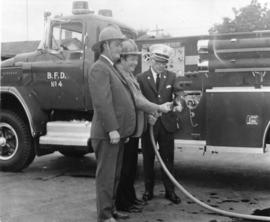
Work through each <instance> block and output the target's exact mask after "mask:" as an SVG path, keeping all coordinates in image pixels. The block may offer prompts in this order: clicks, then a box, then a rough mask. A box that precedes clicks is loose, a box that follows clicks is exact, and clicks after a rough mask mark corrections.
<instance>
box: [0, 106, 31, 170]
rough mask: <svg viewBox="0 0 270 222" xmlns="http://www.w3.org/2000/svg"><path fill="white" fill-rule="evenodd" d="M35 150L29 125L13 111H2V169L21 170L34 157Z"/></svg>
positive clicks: (0, 120) (0, 164)
mask: <svg viewBox="0 0 270 222" xmlns="http://www.w3.org/2000/svg"><path fill="white" fill-rule="evenodd" d="M34 157H35V152H34V148H33V143H32V137H31V134H30V130H29V127H28V126H27V124H26V123H25V122H24V121H23V119H22V118H21V117H20V116H19V115H18V114H17V113H14V112H12V111H8V110H2V111H1V113H0V169H1V170H4V171H13V172H15V171H20V170H22V169H24V168H26V167H27V166H28V165H29V164H30V163H31V162H32V161H33V159H34Z"/></svg>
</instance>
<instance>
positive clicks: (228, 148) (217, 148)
mask: <svg viewBox="0 0 270 222" xmlns="http://www.w3.org/2000/svg"><path fill="white" fill-rule="evenodd" d="M206 152H224V153H226V152H228V153H260V154H263V153H264V151H263V149H262V147H232V146H206Z"/></svg>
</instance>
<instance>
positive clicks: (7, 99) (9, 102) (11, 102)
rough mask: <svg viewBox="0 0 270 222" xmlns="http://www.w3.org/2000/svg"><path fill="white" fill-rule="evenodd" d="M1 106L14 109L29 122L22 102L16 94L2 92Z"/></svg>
mask: <svg viewBox="0 0 270 222" xmlns="http://www.w3.org/2000/svg"><path fill="white" fill-rule="evenodd" d="M1 108H2V109H7V110H12V111H13V112H15V113H17V114H18V115H20V117H21V118H23V120H24V121H25V122H26V123H29V122H28V118H27V115H26V113H25V110H24V108H23V106H22V104H21V103H20V101H19V100H18V99H17V98H16V97H15V96H14V95H12V94H9V93H1Z"/></svg>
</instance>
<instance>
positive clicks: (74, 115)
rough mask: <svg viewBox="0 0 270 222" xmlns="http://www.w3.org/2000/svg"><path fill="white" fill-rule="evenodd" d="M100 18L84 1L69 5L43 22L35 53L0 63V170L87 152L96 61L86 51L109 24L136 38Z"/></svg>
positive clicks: (132, 33) (132, 35)
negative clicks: (40, 158) (91, 71)
mask: <svg viewBox="0 0 270 222" xmlns="http://www.w3.org/2000/svg"><path fill="white" fill-rule="evenodd" d="M101 14H102V15H95V14H94V13H93V12H92V11H90V10H89V9H88V3H87V2H85V1H78V2H74V4H73V15H71V16H56V17H54V18H51V19H48V22H47V25H46V28H45V34H44V38H43V40H42V41H41V42H40V45H39V47H38V49H37V50H35V51H34V52H31V53H24V54H18V55H16V56H15V57H13V58H11V59H8V60H5V61H3V62H2V63H1V86H0V93H1V110H0V168H1V169H2V170H9V171H18V170H22V169H23V168H25V167H27V166H28V165H29V164H30V163H31V162H32V161H33V160H34V158H35V156H36V155H44V154H48V153H52V152H54V151H56V150H58V151H60V152H61V153H62V154H64V155H66V156H83V155H85V154H86V153H88V152H90V151H91V146H90V143H89V141H90V127H91V119H92V116H93V110H92V105H91V97H90V94H89V89H88V80H87V73H88V70H89V69H90V67H91V65H92V64H93V63H94V61H95V60H96V58H97V57H98V55H97V54H95V53H94V52H93V51H92V50H91V47H92V46H93V44H94V43H95V42H97V40H98V36H99V32H100V31H101V30H102V29H103V28H104V27H106V26H107V25H110V24H116V25H118V26H119V27H120V29H121V31H122V32H123V33H124V34H125V35H126V36H127V37H128V38H132V39H135V38H136V31H135V30H134V29H132V28H130V27H128V26H126V25H124V24H122V23H120V22H117V21H115V20H114V19H112V18H111V17H108V16H107V15H111V13H110V12H109V11H108V10H101ZM104 15H106V16H104Z"/></svg>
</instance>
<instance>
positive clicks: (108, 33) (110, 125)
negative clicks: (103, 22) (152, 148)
mask: <svg viewBox="0 0 270 222" xmlns="http://www.w3.org/2000/svg"><path fill="white" fill-rule="evenodd" d="M123 39H124V36H123V34H122V33H121V31H120V29H119V28H118V27H115V26H108V27H106V28H104V29H103V30H102V31H101V33H100V35H99V41H98V43H96V44H95V45H94V46H93V48H92V49H93V50H97V49H100V52H101V55H100V57H99V59H98V60H97V61H96V63H95V64H94V65H93V66H92V67H91V70H90V71H89V75H88V81H89V89H90V93H91V98H92V102H93V108H94V116H93V120H92V127H91V143H92V146H93V149H94V151H95V155H96V159H97V170H96V199H97V200H96V201H97V214H98V222H105V221H106V222H115V221H116V220H115V219H117V218H121V219H125V218H128V215H125V214H121V213H119V212H117V211H116V210H115V197H116V190H117V186H118V183H119V178H120V172H121V167H122V162H123V161H122V159H123V151H124V141H125V140H126V139H127V138H128V137H129V136H130V135H132V134H133V132H134V130H135V126H136V113H135V106H134V102H133V99H132V96H131V93H130V91H129V89H128V86H127V83H126V82H125V80H124V79H123V78H122V77H121V75H119V73H118V72H117V71H116V70H115V68H114V66H113V65H114V63H115V62H116V61H117V60H119V58H120V53H121V50H122V46H121V43H122V41H123Z"/></svg>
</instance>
